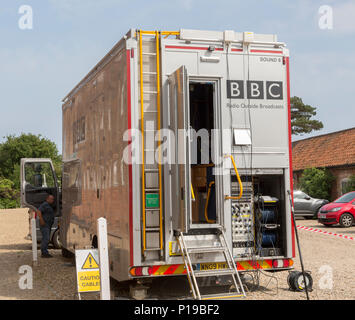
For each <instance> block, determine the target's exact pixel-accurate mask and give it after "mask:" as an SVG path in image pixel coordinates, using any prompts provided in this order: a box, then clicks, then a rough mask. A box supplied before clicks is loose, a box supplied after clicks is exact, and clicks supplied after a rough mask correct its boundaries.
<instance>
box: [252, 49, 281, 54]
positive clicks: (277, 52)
mask: <svg viewBox="0 0 355 320" xmlns="http://www.w3.org/2000/svg"><path fill="white" fill-rule="evenodd" d="M250 52H251V53H276V54H283V52H282V51H275V50H255V49H253V50H250Z"/></svg>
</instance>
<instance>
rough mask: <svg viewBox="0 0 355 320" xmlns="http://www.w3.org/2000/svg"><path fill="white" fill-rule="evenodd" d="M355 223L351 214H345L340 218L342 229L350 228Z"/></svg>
mask: <svg viewBox="0 0 355 320" xmlns="http://www.w3.org/2000/svg"><path fill="white" fill-rule="evenodd" d="M353 223H354V217H353V216H352V215H351V214H350V213H343V214H342V215H341V216H340V218H339V224H340V225H341V227H342V228H350V227H351V226H352V225H353Z"/></svg>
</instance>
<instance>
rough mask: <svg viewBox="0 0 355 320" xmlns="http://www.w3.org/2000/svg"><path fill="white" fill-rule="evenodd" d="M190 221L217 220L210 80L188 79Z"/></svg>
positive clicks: (204, 222)
mask: <svg viewBox="0 0 355 320" xmlns="http://www.w3.org/2000/svg"><path fill="white" fill-rule="evenodd" d="M189 91H190V92H189V95H190V129H192V130H191V132H192V134H191V140H192V143H191V182H192V190H191V192H192V195H193V196H192V199H193V201H192V223H193V224H214V223H217V222H218V221H217V220H218V217H217V215H216V188H215V186H216V181H215V176H214V174H213V169H214V164H213V161H212V151H211V150H212V145H211V132H212V129H214V124H215V119H214V114H215V112H214V83H211V82H190V85H189Z"/></svg>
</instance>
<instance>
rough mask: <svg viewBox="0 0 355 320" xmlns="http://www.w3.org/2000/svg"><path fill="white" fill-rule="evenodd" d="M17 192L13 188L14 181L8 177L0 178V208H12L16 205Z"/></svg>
mask: <svg viewBox="0 0 355 320" xmlns="http://www.w3.org/2000/svg"><path fill="white" fill-rule="evenodd" d="M19 204H20V202H19V194H18V192H17V191H16V190H15V189H14V183H13V182H12V181H11V180H9V179H4V178H1V179H0V209H12V208H16V207H18V206H19Z"/></svg>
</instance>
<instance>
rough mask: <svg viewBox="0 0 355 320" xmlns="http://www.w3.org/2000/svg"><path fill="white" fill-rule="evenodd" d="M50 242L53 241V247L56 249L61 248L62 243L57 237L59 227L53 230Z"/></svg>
mask: <svg viewBox="0 0 355 320" xmlns="http://www.w3.org/2000/svg"><path fill="white" fill-rule="evenodd" d="M52 243H53V246H54V248H56V249H61V248H62V244H61V243H60V238H59V229H58V230H56V231H55V232H54V234H53V237H52Z"/></svg>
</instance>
